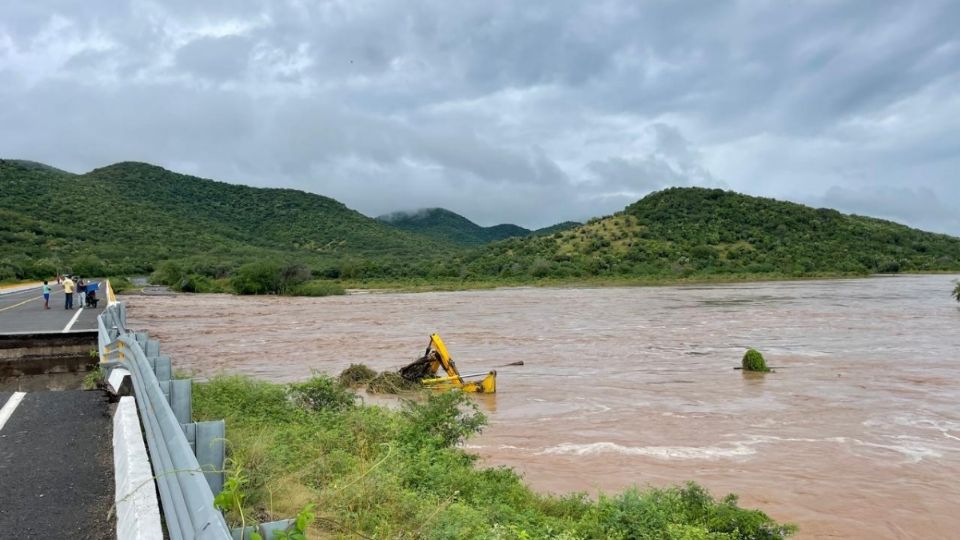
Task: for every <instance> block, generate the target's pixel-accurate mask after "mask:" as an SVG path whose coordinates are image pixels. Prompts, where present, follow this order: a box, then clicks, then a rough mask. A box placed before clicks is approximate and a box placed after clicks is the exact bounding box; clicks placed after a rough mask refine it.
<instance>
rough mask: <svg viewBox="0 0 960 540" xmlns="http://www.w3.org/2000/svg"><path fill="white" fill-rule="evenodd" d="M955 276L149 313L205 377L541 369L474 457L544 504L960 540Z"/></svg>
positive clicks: (138, 312)
mask: <svg viewBox="0 0 960 540" xmlns="http://www.w3.org/2000/svg"><path fill="white" fill-rule="evenodd" d="M955 277H956V276H943V275H937V276H901V277H895V278H870V279H859V280H841V281H805V282H779V283H776V282H774V283H752V284H736V285H716V286H688V287H650V288H599V289H562V288H561V289H539V288H529V289H528V288H521V289H498V290H489V291H469V292H453V293H420V294H358V295H351V296H346V297H328V298H316V299H310V298H273V297H261V298H249V297H248V298H241V297H230V296H222V295H200V296H193V295H183V296H171V297H146V296H143V297H129V298H128V299H127V301H128V306H129V317H130V320H131V326H133V327H139V328H145V329H148V330H149V331H150V332H151V334H152V335H154V336H156V337H159V338H161V340H162V343H163V345H162V348H163V349H164V352H165V353H167V354H171V355H172V356H173V358H174V363H175V366H176V367H177V368H179V369H188V370H192V371H194V372H196V373H197V374H198V375H200V376H205V375H211V374H214V373H217V372H230V373H246V374H249V375H253V376H256V377H260V378H264V379H269V380H275V381H290V380H295V379H301V378H304V377H307V376H308V375H309V374H310V372H311V370H319V371H323V372H327V373H331V374H337V373H339V371H340V370H341V369H343V368H344V367H346V366H347V365H348V364H350V363H352V362H364V363H367V364H368V365H370V366H372V367H374V368H376V369H381V370H382V369H388V368H396V367H399V366H401V365H402V364H404V363H405V362H407V361H410V360H412V359H414V358H415V357H417V356H418V355H419V354H420V353H422V351H423V349H424V348H425V346H426V344H427V341H428V336H429V334H430V333H431V332H434V331H437V332H440V334H441V335H442V336H443V338H444V340H445V341H446V342H447V345H448V347H449V348H450V350H451V354H453V356H454V358H455V359H456V360H457V362H458V365H459V367H460V368H461V371H465V372H474V371H483V370H484V369H486V368H488V367H492V366H496V365H501V364H507V363H510V362H513V361H517V360H523V361H524V362H525V365H524V366H523V367H510V368H503V369H501V370H500V371H499V377H498V393H497V394H496V395H493V396H479V397H478V399H479V400H480V401H481V404H482V406H483V407H484V409H485V410H486V411H487V413H488V414H489V417H490V425H489V426H488V428H487V429H486V430H485V432H484V433H483V434H482V435H481V436H479V437H478V438H476V439H473V440H471V441H470V444H469V445H468V447H469V448H470V449H471V450H472V451H475V452H477V453H478V454H480V455H481V456H482V457H483V459H484V462H485V463H486V464H489V465H509V466H512V467H515V468H516V469H517V470H519V471H521V472H522V473H523V474H524V476H525V477H526V479H527V480H528V481H529V482H530V483H531V484H532V485H533V486H534V487H536V488H537V489H540V490H543V491H553V492H566V491H571V490H579V491H587V492H589V493H596V492H598V491H600V490H603V491H613V490H619V489H621V488H624V487H626V486H629V485H632V484H638V485H641V486H645V485H655V486H663V485H669V484H675V483H678V482H684V481H687V480H694V481H697V482H699V483H701V484H703V485H705V486H707V487H708V488H710V489H711V491H713V492H714V493H715V494H716V495H723V494H726V493H728V492H734V493H738V494H739V495H740V497H741V503H742V504H743V505H745V506H748V507H757V508H760V509H762V510H764V511H765V512H767V513H768V514H770V515H771V516H772V517H774V518H775V519H778V520H782V521H789V522H792V523H796V524H798V525H800V527H801V533H800V535H799V536H798V537H799V538H871V539H873V538H917V539H920V538H923V539H931V538H960V511H958V509H960V482H958V479H960V308H958V306H957V303H956V302H955V301H954V300H953V299H951V298H950V296H949V291H950V290H951V288H952V285H951V283H950V282H951V279H952V278H955ZM747 347H755V348H757V349H759V350H761V351H763V352H764V353H765V355H766V357H767V361H768V363H769V364H770V365H772V366H776V367H778V369H777V370H776V372H775V373H770V374H766V375H751V374H744V373H742V372H741V371H737V370H734V369H733V367H735V366H738V365H739V362H740V357H741V356H742V355H743V352H744V350H745V349H746V348H747Z"/></svg>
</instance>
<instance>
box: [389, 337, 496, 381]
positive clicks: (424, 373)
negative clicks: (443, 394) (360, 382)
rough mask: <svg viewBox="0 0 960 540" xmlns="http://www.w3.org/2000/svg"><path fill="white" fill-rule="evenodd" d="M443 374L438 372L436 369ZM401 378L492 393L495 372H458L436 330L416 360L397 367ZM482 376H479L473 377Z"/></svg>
mask: <svg viewBox="0 0 960 540" xmlns="http://www.w3.org/2000/svg"><path fill="white" fill-rule="evenodd" d="M441 369H442V370H443V373H444V374H445V375H441V376H438V374H439V373H440V370H441ZM400 375H402V376H403V378H405V379H407V380H411V381H419V382H420V383H421V384H423V385H424V386H429V387H431V388H436V389H443V390H448V389H452V388H459V389H460V390H463V391H464V392H477V393H484V394H492V393H494V392H496V391H497V372H496V371H490V372H487V373H471V374H469V375H461V374H460V371H459V370H458V369H457V364H456V362H454V361H453V358H452V357H451V356H450V352H449V351H448V350H447V346H446V344H445V343H444V342H443V340H442V339H441V338H440V334H432V335H431V336H430V343H428V344H427V350H426V351H425V352H424V354H423V356H422V357H421V358H420V359H418V360H417V361H415V362H413V363H412V364H409V365H407V366H405V367H403V368H402V369H401V370H400ZM480 376H482V377H483V378H482V379H479V380H477V379H474V380H466V379H473V378H475V377H480Z"/></svg>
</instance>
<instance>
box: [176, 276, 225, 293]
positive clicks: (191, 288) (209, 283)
mask: <svg viewBox="0 0 960 540" xmlns="http://www.w3.org/2000/svg"><path fill="white" fill-rule="evenodd" d="M172 288H173V289H175V290H178V291H180V292H189V293H214V292H223V287H221V286H220V285H219V284H218V283H217V282H216V281H214V280H212V279H210V278H209V277H207V276H203V275H200V274H187V275H186V276H183V277H182V278H180V281H179V282H178V283H177V284H176V285H174V286H173V287H172Z"/></svg>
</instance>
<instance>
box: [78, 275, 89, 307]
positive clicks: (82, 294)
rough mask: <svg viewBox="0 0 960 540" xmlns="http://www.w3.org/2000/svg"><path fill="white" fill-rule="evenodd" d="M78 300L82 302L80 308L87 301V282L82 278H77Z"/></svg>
mask: <svg viewBox="0 0 960 540" xmlns="http://www.w3.org/2000/svg"><path fill="white" fill-rule="evenodd" d="M77 299H78V300H80V307H83V306H84V303H85V302H86V301H87V282H86V281H84V280H83V278H82V277H80V276H77Z"/></svg>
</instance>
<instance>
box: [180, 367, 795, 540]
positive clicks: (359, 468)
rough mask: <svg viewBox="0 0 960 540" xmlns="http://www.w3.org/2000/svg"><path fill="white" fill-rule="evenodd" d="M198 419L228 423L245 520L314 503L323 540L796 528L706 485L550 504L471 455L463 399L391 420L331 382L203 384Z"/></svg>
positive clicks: (690, 534) (754, 533) (446, 398)
mask: <svg viewBox="0 0 960 540" xmlns="http://www.w3.org/2000/svg"><path fill="white" fill-rule="evenodd" d="M194 410H195V413H196V416H197V418H198V419H212V418H225V419H226V421H227V436H228V439H229V444H228V448H229V453H230V457H231V460H232V462H233V463H240V464H242V467H243V474H244V475H245V489H246V490H247V493H246V494H245V501H246V503H245V504H246V505H247V506H248V508H247V509H246V510H245V511H244V514H245V519H246V520H247V521H248V522H249V520H250V519H254V520H259V521H264V520H270V519H279V518H285V517H291V516H294V515H296V514H297V512H298V511H299V510H300V509H301V508H303V507H305V506H306V505H308V504H314V505H315V508H316V509H317V516H318V517H317V521H316V522H315V523H314V524H313V525H312V529H311V530H310V532H309V534H308V536H309V537H311V538H315V537H323V538H331V537H332V538H355V537H357V535H362V537H371V538H430V539H433V538H436V539H460V538H481V539H483V538H490V539H521V538H566V539H578V538H582V539H587V538H610V539H634V538H649V539H711V540H728V539H729V540H732V539H748V538H749V539H776V538H784V537H786V536H788V535H789V534H790V533H791V532H792V531H793V530H794V528H793V527H792V526H788V525H781V524H778V523H776V522H774V521H773V520H771V519H770V518H769V517H767V516H766V515H765V514H764V513H762V512H760V511H758V510H748V509H743V508H740V507H739V506H738V505H737V499H736V497H734V496H727V497H726V498H723V499H720V500H717V499H714V498H713V497H711V496H710V494H708V493H707V492H706V491H705V490H704V489H703V488H701V487H699V486H697V485H696V484H687V485H684V486H677V487H672V488H667V489H648V490H639V489H630V490H627V491H625V492H623V493H619V494H615V495H601V496H599V497H598V498H596V499H591V498H589V497H587V496H586V495H585V494H582V493H581V494H570V495H566V496H560V497H556V496H547V495H541V494H537V493H535V492H534V491H532V490H531V489H530V488H528V487H527V486H526V485H525V484H524V483H523V481H522V480H521V478H520V476H519V475H517V474H516V473H514V472H513V471H512V470H510V469H507V468H502V467H500V468H483V467H478V466H477V465H476V463H475V461H476V457H475V456H473V455H470V454H468V453H466V452H465V451H463V450H462V449H461V448H460V447H459V445H460V443H462V442H463V441H464V440H466V439H467V438H469V437H470V436H471V435H473V434H475V433H477V432H479V431H480V430H481V429H482V427H483V425H484V422H485V418H484V416H483V415H482V414H481V413H480V412H479V411H478V410H477V408H476V406H475V405H474V404H473V402H472V401H471V400H470V399H469V397H467V396H465V395H463V394H461V393H459V392H451V393H442V394H431V395H429V396H427V397H425V398H424V399H423V400H418V401H410V402H407V403H406V404H405V405H404V407H403V408H402V409H400V410H389V409H386V408H383V407H377V406H365V405H362V404H361V403H360V402H359V401H357V400H355V399H353V397H352V396H351V395H350V392H349V390H347V389H346V388H345V387H343V386H341V385H340V384H339V383H338V382H337V381H335V380H334V379H331V378H328V377H324V376H320V377H315V378H314V379H311V380H310V381H307V382H305V383H301V384H297V385H277V384H271V383H266V382H259V381H254V380H252V379H249V378H243V377H225V378H216V379H213V380H211V381H209V382H207V383H204V384H200V385H198V386H197V388H196V391H195V394H194ZM228 518H229V519H232V520H237V519H238V518H239V516H235V515H232V514H228Z"/></svg>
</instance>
